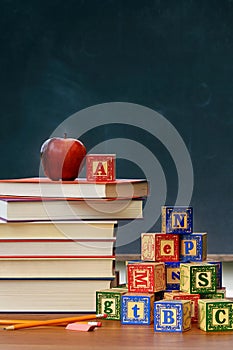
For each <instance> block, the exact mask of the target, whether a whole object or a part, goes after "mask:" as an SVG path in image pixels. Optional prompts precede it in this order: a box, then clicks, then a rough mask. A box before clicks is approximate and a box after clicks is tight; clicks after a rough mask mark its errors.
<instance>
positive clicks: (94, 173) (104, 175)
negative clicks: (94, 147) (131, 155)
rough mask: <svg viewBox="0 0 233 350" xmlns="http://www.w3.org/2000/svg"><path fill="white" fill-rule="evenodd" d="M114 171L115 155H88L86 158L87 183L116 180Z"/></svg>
mask: <svg viewBox="0 0 233 350" xmlns="http://www.w3.org/2000/svg"><path fill="white" fill-rule="evenodd" d="M115 171H116V155H115V154H88V155H87V156H86V176H87V180H88V181H94V182H108V181H114V180H115V179H116V174H115Z"/></svg>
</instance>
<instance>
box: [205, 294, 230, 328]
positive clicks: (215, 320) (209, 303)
mask: <svg viewBox="0 0 233 350" xmlns="http://www.w3.org/2000/svg"><path fill="white" fill-rule="evenodd" d="M198 326H199V328H200V329H201V330H203V331H205V332H220V331H232V330H233V301H231V300H227V299H219V300H216V299H200V300H199V301H198Z"/></svg>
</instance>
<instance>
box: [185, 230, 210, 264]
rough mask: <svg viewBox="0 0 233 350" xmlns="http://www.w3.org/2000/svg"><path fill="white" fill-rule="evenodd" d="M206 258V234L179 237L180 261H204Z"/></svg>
mask: <svg viewBox="0 0 233 350" xmlns="http://www.w3.org/2000/svg"><path fill="white" fill-rule="evenodd" d="M206 258H207V233H206V232H204V233H192V234H190V235H186V234H184V235H181V236H180V261H182V262H189V261H204V260H206Z"/></svg>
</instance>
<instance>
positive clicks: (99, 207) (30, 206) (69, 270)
mask: <svg viewBox="0 0 233 350" xmlns="http://www.w3.org/2000/svg"><path fill="white" fill-rule="evenodd" d="M147 194H148V183H147V181H146V180H115V181H112V182H106V183H103V182H101V183H90V182H88V181H87V180H86V179H78V180H75V181H70V182H69V181H66V182H61V181H50V180H49V179H47V178H26V179H15V180H0V218H1V219H0V300H1V306H0V312H93V311H95V308H96V305H95V296H96V290H100V289H106V288H110V285H111V282H112V281H113V280H114V277H115V276H114V260H115V255H114V243H115V240H116V234H115V229H116V227H117V220H119V219H120V220H122V219H127V220H128V219H137V218H142V217H143V198H144V197H145V196H147Z"/></svg>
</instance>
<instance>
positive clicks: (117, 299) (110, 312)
mask: <svg viewBox="0 0 233 350" xmlns="http://www.w3.org/2000/svg"><path fill="white" fill-rule="evenodd" d="M127 292H128V289H127V288H110V289H102V290H98V291H96V313H97V314H107V317H106V320H120V318H121V314H120V310H121V296H122V295H123V294H125V293H127Z"/></svg>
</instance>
